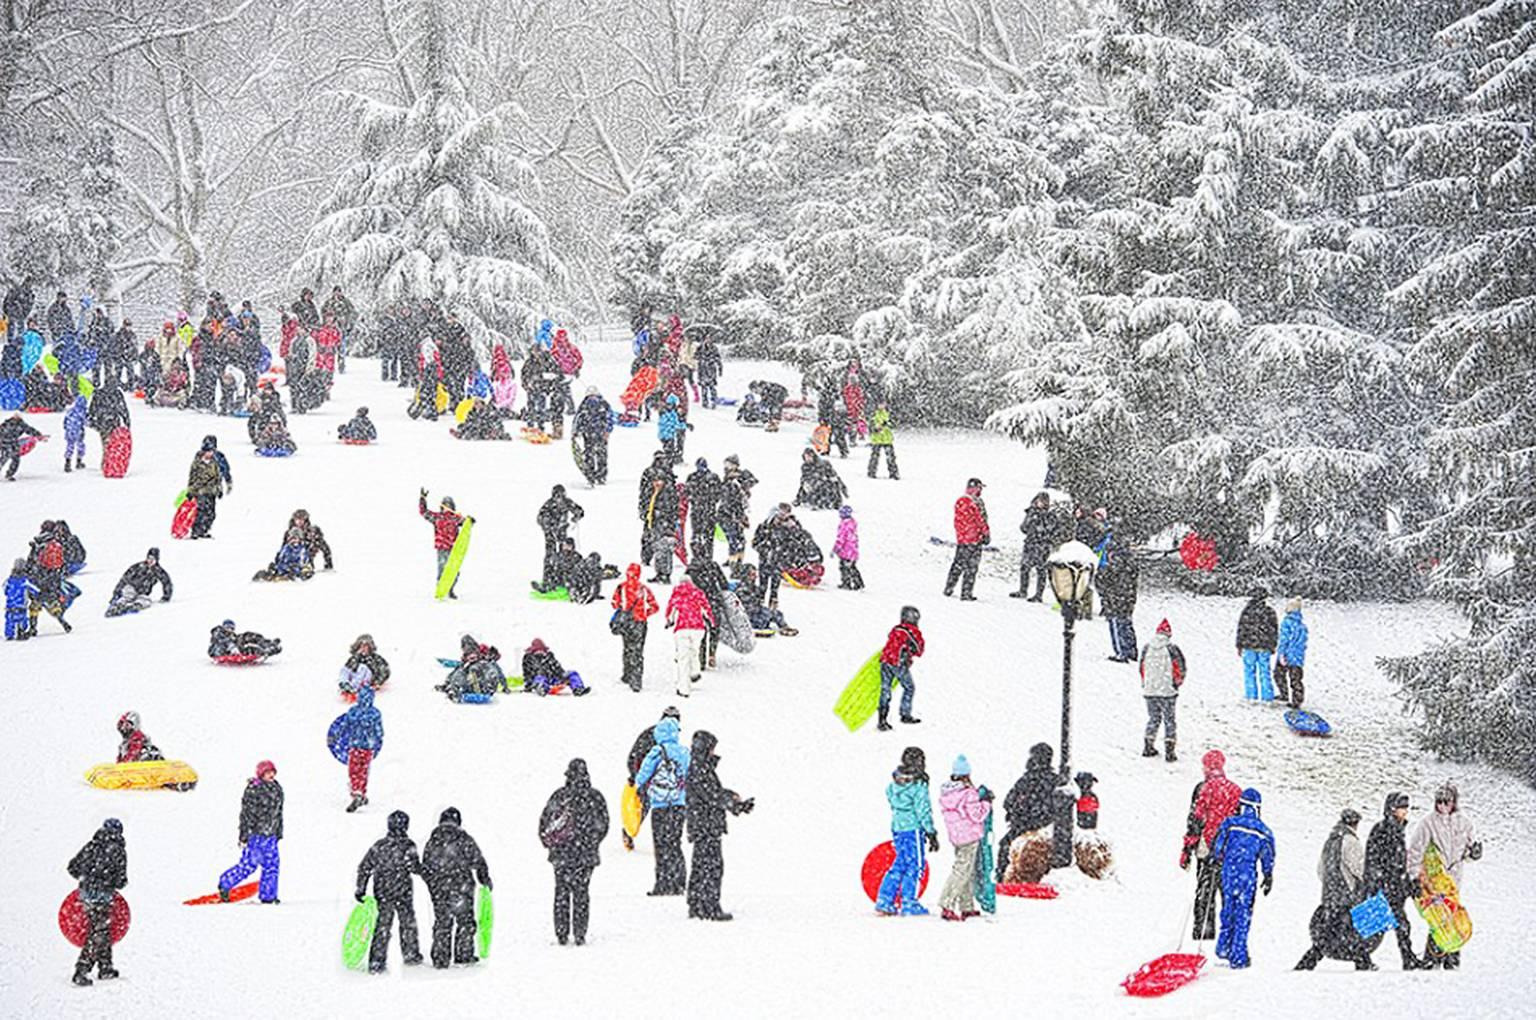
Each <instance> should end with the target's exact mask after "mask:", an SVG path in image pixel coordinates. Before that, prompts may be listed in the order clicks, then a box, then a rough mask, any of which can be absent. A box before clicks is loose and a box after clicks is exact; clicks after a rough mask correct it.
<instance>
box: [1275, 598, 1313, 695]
mask: <svg viewBox="0 0 1536 1020" xmlns="http://www.w3.org/2000/svg"><path fill="white" fill-rule="evenodd" d="M1306 663H1307V624H1306V621H1305V620H1303V619H1302V618H1301V599H1300V598H1293V599H1291V600H1290V601H1289V602H1287V603H1286V604H1285V618H1284V619H1282V620H1281V621H1280V634H1279V638H1278V640H1277V642H1276V647H1275V690H1276V691H1277V693H1278V694H1279V697H1280V700H1281V701H1287V700H1289V701H1290V703H1291V707H1292V708H1300V707H1301V702H1302V700H1303V699H1304V698H1305V697H1306V696H1307V690H1306V687H1304V686H1303V685H1302V667H1303V666H1305V665H1306Z"/></svg>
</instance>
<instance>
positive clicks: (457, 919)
mask: <svg viewBox="0 0 1536 1020" xmlns="http://www.w3.org/2000/svg"><path fill="white" fill-rule="evenodd" d="M437 821H438V825H437V828H435V829H433V830H432V835H431V836H430V837H429V838H428V839H427V845H426V847H424V848H423V849H422V851H421V877H422V878H423V879H424V880H425V881H426V883H427V892H428V893H429V894H431V896H432V966H434V967H436V968H438V969H439V970H441V969H443V968H444V967H447V966H448V962H449V959H450V958H451V959H452V961H453V962H454V963H479V962H480V958H479V957H478V956H476V955H475V930H476V923H475V880H476V879H479V881H480V884H481V885H483V886H485V887H486V888H487V889H490V888H491V869H490V868H489V867H487V865H486V863H485V857H484V856H483V855H482V854H481V853H480V846H479V844H478V843H476V842H475V839H474V837H473V836H471V835H470V834H469V833H467V832H465V831H464V829H463V828H462V818H461V817H460V815H459V809H458V808H453V807H451V808H448V809H446V810H444V811H443V813H442V815H440V816H439V817H438V819H437ZM455 929H457V930H455Z"/></svg>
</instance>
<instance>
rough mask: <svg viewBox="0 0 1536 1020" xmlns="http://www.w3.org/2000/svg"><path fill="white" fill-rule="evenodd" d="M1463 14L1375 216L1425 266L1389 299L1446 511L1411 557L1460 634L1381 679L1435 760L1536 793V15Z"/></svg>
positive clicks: (1425, 530) (1525, 11) (1510, 3)
mask: <svg viewBox="0 0 1536 1020" xmlns="http://www.w3.org/2000/svg"><path fill="white" fill-rule="evenodd" d="M1461 6H1464V7H1471V8H1475V9H1473V10H1470V11H1468V12H1467V13H1466V14H1465V16H1463V17H1461V18H1459V19H1458V20H1456V21H1455V22H1454V23H1452V24H1450V25H1448V26H1447V27H1445V28H1444V29H1442V30H1441V31H1440V32H1439V33H1438V34H1437V35H1436V37H1435V39H1436V42H1437V43H1438V44H1439V45H1440V47H1441V50H1442V51H1443V57H1442V58H1441V59H1440V60H1439V61H1437V62H1436V63H1435V64H1434V65H1433V68H1432V70H1433V71H1434V72H1437V73H1435V75H1434V77H1435V80H1436V81H1437V82H1439V83H1440V84H1441V85H1442V87H1443V88H1445V89H1446V90H1447V93H1448V95H1449V98H1450V101H1451V104H1450V109H1449V110H1448V111H1447V113H1446V114H1445V115H1444V116H1440V117H1435V118H1431V119H1429V120H1427V121H1426V122H1424V123H1421V124H1414V125H1410V126H1404V127H1402V128H1401V129H1399V130H1398V132H1397V133H1396V140H1397V141H1398V142H1399V143H1400V144H1401V146H1402V147H1403V156H1404V163H1405V168H1406V171H1407V175H1408V176H1407V182H1406V184H1405V186H1404V187H1403V188H1402V189H1400V190H1399V191H1397V192H1395V193H1393V194H1391V195H1389V196H1387V197H1386V201H1387V203H1388V206H1389V208H1390V210H1391V211H1392V213H1393V215H1394V216H1396V217H1397V218H1398V219H1399V221H1400V222H1404V223H1407V224H1411V225H1412V232H1413V233H1414V234H1415V239H1416V241H1417V247H1418V250H1420V251H1423V252H1425V253H1426V254H1427V255H1428V256H1429V257H1428V258H1427V260H1426V261H1425V262H1424V264H1423V266H1422V268H1420V269H1419V271H1418V272H1417V273H1415V274H1414V275H1413V276H1412V277H1410V278H1409V279H1407V280H1406V281H1405V282H1403V283H1402V284H1401V285H1400V286H1398V287H1396V288H1395V289H1394V290H1393V291H1392V292H1391V294H1390V299H1391V304H1392V307H1393V309H1394V310H1395V311H1396V312H1397V313H1398V314H1399V315H1400V316H1401V318H1402V320H1403V321H1404V322H1405V323H1407V324H1408V326H1409V328H1411V329H1412V330H1413V334H1414V345H1413V348H1412V351H1411V354H1410V357H1409V365H1410V367H1411V369H1412V370H1413V371H1414V373H1415V375H1416V379H1417V381H1418V383H1419V385H1420V386H1422V388H1423V392H1424V393H1425V394H1426V395H1427V396H1428V398H1429V401H1430V402H1431V404H1432V406H1433V407H1434V417H1433V424H1432V427H1431V430H1430V433H1429V438H1428V450H1429V462H1430V465H1431V469H1432V478H1433V480H1434V483H1435V489H1436V491H1437V492H1438V493H1441V494H1443V497H1444V505H1443V507H1442V508H1441V509H1440V511H1439V512H1437V513H1434V514H1431V515H1429V516H1428V518H1427V519H1426V520H1424V521H1422V522H1421V523H1420V526H1419V527H1418V528H1417V529H1416V530H1415V531H1414V532H1413V533H1412V534H1411V535H1409V536H1407V537H1406V539H1405V544H1406V545H1407V546H1408V547H1409V548H1410V549H1411V550H1412V551H1413V553H1414V554H1415V555H1416V556H1417V557H1418V558H1419V559H1420V560H1421V561H1422V562H1423V563H1424V564H1425V565H1426V566H1427V567H1428V568H1430V577H1431V590H1432V591H1434V592H1436V593H1438V594H1441V595H1443V596H1445V597H1447V598H1449V599H1451V600H1452V601H1454V602H1455V603H1456V604H1457V605H1458V606H1460V607H1461V609H1462V610H1463V612H1464V613H1465V614H1466V616H1467V619H1468V621H1469V622H1470V632H1469V633H1468V634H1467V635H1466V636H1465V637H1463V638H1460V639H1458V640H1454V641H1449V642H1444V643H1441V644H1437V645H1435V646H1434V647H1432V648H1430V649H1428V650H1427V651H1425V652H1423V653H1421V654H1419V655H1416V656H1412V657H1408V658H1399V659H1389V660H1385V661H1384V666H1385V668H1386V669H1387V670H1388V672H1389V673H1391V674H1392V675H1393V676H1394V677H1395V678H1396V679H1397V680H1398V681H1399V682H1400V683H1401V684H1402V687H1403V692H1404V694H1405V696H1406V697H1407V699H1408V701H1409V703H1410V704H1411V705H1413V706H1414V707H1416V708H1418V709H1419V710H1421V711H1422V712H1423V713H1424V715H1425V727H1424V731H1423V733H1424V737H1425V742H1426V745H1427V746H1428V747H1430V748H1431V749H1433V750H1435V751H1437V752H1439V753H1440V754H1442V755H1445V756H1447V757H1450V758H1454V759H1457V760H1466V759H1471V758H1482V759H1484V760H1487V761H1490V762H1494V763H1496V764H1499V765H1503V766H1505V767H1508V768H1512V769H1515V770H1517V771H1519V772H1520V773H1521V774H1523V775H1524V776H1525V777H1526V778H1527V779H1529V780H1531V781H1533V782H1536V596H1533V593H1536V397H1533V394H1536V341H1533V339H1532V338H1533V337H1536V133H1533V128H1532V119H1531V110H1532V106H1531V103H1532V96H1533V95H1536V3H1533V2H1530V0H1493V2H1489V3H1484V4H1480V5H1479V4H1466V5H1461Z"/></svg>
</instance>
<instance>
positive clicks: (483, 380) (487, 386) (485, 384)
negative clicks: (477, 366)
mask: <svg viewBox="0 0 1536 1020" xmlns="http://www.w3.org/2000/svg"><path fill="white" fill-rule="evenodd" d="M469 395H470V396H472V397H480V398H482V399H485V400H489V399H491V380H490V379H489V378H487V377H486V374H485V373H484V372H476V373H475V377H474V378H473V379H472V380H470V383H469Z"/></svg>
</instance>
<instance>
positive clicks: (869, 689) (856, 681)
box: [832, 652, 880, 733]
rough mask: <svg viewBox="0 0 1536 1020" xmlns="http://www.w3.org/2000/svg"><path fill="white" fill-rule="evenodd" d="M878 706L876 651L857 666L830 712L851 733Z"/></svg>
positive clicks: (877, 658) (878, 656) (878, 671)
mask: <svg viewBox="0 0 1536 1020" xmlns="http://www.w3.org/2000/svg"><path fill="white" fill-rule="evenodd" d="M879 707H880V653H879V652H876V653H875V654H874V655H872V656H870V657H869V661H868V662H866V663H864V665H863V666H861V667H859V671H858V672H857V673H855V674H854V675H853V679H852V680H850V681H848V686H847V687H844V688H843V693H842V694H839V695H838V696H837V704H835V705H833V706H832V714H833V715H835V716H837V717H838V718H839V719H841V720H842V721H843V725H844V726H846V727H848V732H849V733H852V732H854V731H855V730H857V729H858V728H859V727H860V726H863V725H864V724H865V723H867V722H869V720H870V717H871V716H873V715H874V714H875V709H877V708H879Z"/></svg>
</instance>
